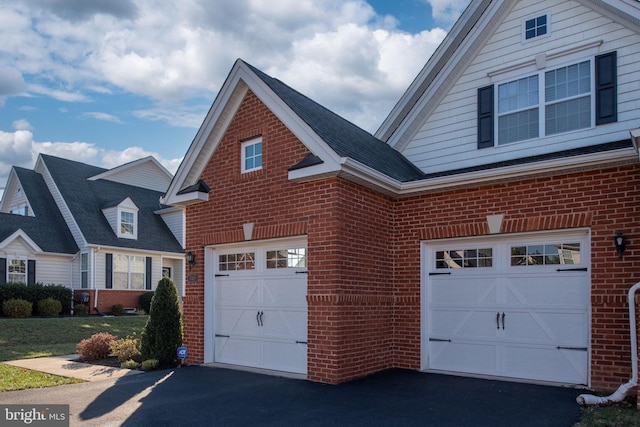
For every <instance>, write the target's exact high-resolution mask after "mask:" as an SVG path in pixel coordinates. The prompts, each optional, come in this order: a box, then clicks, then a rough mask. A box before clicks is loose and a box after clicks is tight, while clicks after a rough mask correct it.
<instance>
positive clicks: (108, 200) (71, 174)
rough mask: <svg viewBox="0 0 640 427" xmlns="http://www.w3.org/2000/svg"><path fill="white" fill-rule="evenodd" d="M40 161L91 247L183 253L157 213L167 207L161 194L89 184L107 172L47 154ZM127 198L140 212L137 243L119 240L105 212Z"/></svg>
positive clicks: (100, 182) (102, 183) (118, 185)
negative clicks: (94, 177)
mask: <svg viewBox="0 0 640 427" xmlns="http://www.w3.org/2000/svg"><path fill="white" fill-rule="evenodd" d="M41 157H42V160H43V161H44V163H45V164H46V166H47V169H48V170H49V172H50V173H51V176H52V177H53V180H54V181H55V183H56V186H57V187H58V189H59V190H60V193H61V194H62V197H63V198H64V200H65V202H66V203H67V206H68V207H69V209H70V211H71V213H72V215H73V217H74V219H75V221H76V223H77V224H78V226H79V227H80V230H81V231H82V234H83V235H84V237H85V239H86V240H87V242H88V243H89V244H94V245H106V246H116V247H122V248H129V249H140V250H152V251H161V252H175V253H183V252H184V249H182V247H181V246H180V243H178V241H177V240H176V239H175V237H174V236H173V234H172V233H171V231H170V230H169V227H168V226H167V225H166V224H165V222H164V221H163V220H162V218H161V217H160V216H159V215H157V214H155V213H154V212H155V211H157V210H160V209H163V208H166V207H167V206H165V205H162V204H160V197H161V196H162V192H159V191H153V190H148V189H145V188H141V187H136V186H133V185H126V184H121V183H117V182H113V181H108V180H104V179H98V180H88V179H87V178H90V177H92V176H95V175H98V174H101V173H103V172H106V171H107V169H103V168H99V167H96V166H91V165H87V164H84V163H80V162H75V161H71V160H67V159H62V158H59V157H54V156H49V155H44V154H41ZM127 197H130V198H131V200H132V201H133V202H134V203H135V204H136V206H137V207H138V209H139V210H138V238H137V239H123V238H118V237H117V236H116V234H115V233H114V231H113V229H112V228H111V226H110V225H109V222H108V221H107V219H106V218H105V216H104V214H103V212H102V209H103V208H105V207H109V206H114V201H116V200H120V201H122V200H124V199H126V198H127ZM118 203H119V202H116V205H117V204H118Z"/></svg>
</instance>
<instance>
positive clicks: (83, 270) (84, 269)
mask: <svg viewBox="0 0 640 427" xmlns="http://www.w3.org/2000/svg"><path fill="white" fill-rule="evenodd" d="M80 286H81V287H82V288H83V289H86V288H88V287H89V254H88V253H83V254H80Z"/></svg>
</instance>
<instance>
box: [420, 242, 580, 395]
mask: <svg viewBox="0 0 640 427" xmlns="http://www.w3.org/2000/svg"><path fill="white" fill-rule="evenodd" d="M424 253H425V259H424V265H425V268H424V269H423V271H424V272H425V273H426V280H425V289H424V292H423V297H424V298H423V316H425V317H424V320H425V321H424V323H423V325H424V328H425V330H424V334H423V336H424V337H425V338H426V341H425V343H424V344H425V345H424V346H423V367H424V368H425V369H429V370H442V371H450V372H462V373H473V374H480V375H495V376H503V377H512V378H520V379H530V380H544V381H555V382H563V383H572V384H587V383H588V366H589V365H588V354H589V352H588V347H589V322H590V317H589V307H590V303H589V296H590V276H589V271H588V267H589V245H588V235H587V234H586V233H564V234H545V235H538V236H515V237H511V238H504V237H502V238H501V239H494V240H491V239H484V240H466V241H465V240H457V241H456V240H452V241H448V242H446V243H440V242H438V243H433V244H426V251H425V252H424Z"/></svg>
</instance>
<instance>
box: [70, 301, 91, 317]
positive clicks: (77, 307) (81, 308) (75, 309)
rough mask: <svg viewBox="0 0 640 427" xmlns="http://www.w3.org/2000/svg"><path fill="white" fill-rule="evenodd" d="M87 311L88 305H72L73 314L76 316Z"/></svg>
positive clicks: (84, 314)
mask: <svg viewBox="0 0 640 427" xmlns="http://www.w3.org/2000/svg"><path fill="white" fill-rule="evenodd" d="M88 312H89V307H87V306H86V305H84V304H76V305H75V306H74V307H73V314H75V315H76V316H86V314H87V313H88Z"/></svg>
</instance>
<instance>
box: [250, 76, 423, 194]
mask: <svg viewBox="0 0 640 427" xmlns="http://www.w3.org/2000/svg"><path fill="white" fill-rule="evenodd" d="M247 66H249V68H251V70H252V71H253V72H254V73H255V74H256V75H257V76H258V77H259V78H260V79H261V80H262V81H264V82H265V83H266V84H267V86H269V87H270V88H271V90H273V91H274V92H275V93H276V95H278V96H279V97H280V98H281V99H282V100H283V101H284V102H285V103H286V104H287V105H288V106H289V108H291V109H292V110H293V111H294V112H295V113H296V114H297V115H298V116H299V117H300V118H301V119H302V120H303V121H304V122H305V123H306V124H307V125H309V127H311V129H313V131H314V132H315V133H316V134H317V135H318V136H319V137H320V138H322V139H323V140H324V141H325V142H326V143H327V144H328V145H329V146H330V147H331V148H332V149H333V150H334V151H335V152H336V153H337V154H338V155H339V156H341V157H349V158H351V159H353V160H356V161H358V162H360V163H362V164H364V165H366V166H369V167H370V168H373V169H375V170H377V171H378V172H381V173H383V174H385V175H387V176H389V177H391V178H394V179H396V180H398V181H402V182H405V181H412V180H416V179H419V178H421V177H422V176H423V173H422V171H420V169H418V168H417V167H416V166H415V165H414V164H413V163H411V162H410V161H409V160H407V159H406V158H405V157H404V156H403V155H402V154H401V153H400V152H398V151H396V150H394V149H393V148H391V147H390V146H389V145H387V144H386V143H384V142H382V141H380V140H379V139H377V138H376V137H374V136H373V135H371V134H370V133H368V132H366V131H364V130H363V129H361V128H359V127H358V126H356V125H354V124H353V123H351V122H349V121H347V120H345V119H344V118H342V117H340V116H339V115H337V114H335V113H333V112H332V111H330V110H328V109H326V108H325V107H323V106H322V105H320V104H318V103H316V102H314V101H312V100H311V99H309V98H308V97H306V96H304V95H302V94H301V93H300V92H298V91H296V90H294V89H292V88H290V87H289V86H287V85H286V84H284V83H282V82H281V81H280V80H277V79H274V78H273V77H270V76H268V75H267V74H265V73H263V72H262V71H260V70H258V69H257V68H255V67H253V66H251V65H249V64H247Z"/></svg>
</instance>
